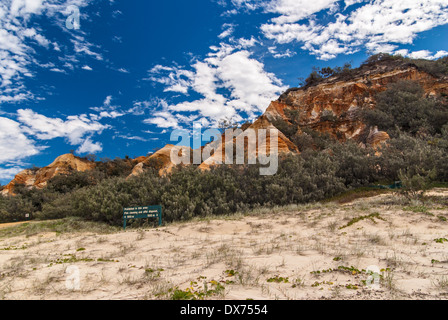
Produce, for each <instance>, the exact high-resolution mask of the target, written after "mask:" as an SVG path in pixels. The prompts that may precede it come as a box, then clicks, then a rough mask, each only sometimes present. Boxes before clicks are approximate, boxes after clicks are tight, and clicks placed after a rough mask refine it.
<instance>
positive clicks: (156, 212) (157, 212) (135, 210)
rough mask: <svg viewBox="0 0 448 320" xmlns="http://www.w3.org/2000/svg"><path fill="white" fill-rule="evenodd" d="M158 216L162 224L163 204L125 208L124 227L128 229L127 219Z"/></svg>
mask: <svg viewBox="0 0 448 320" xmlns="http://www.w3.org/2000/svg"><path fill="white" fill-rule="evenodd" d="M148 218H158V219H159V226H161V225H162V206H149V207H131V208H124V209H123V229H124V230H126V221H127V220H129V219H148Z"/></svg>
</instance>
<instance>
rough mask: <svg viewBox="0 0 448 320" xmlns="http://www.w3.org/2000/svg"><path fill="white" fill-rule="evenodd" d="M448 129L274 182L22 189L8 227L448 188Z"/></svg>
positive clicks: (242, 179)
mask: <svg viewBox="0 0 448 320" xmlns="http://www.w3.org/2000/svg"><path fill="white" fill-rule="evenodd" d="M447 129H448V128H446V129H445V130H444V131H443V134H440V135H438V136H431V137H426V138H421V137H415V136H412V135H410V134H408V133H401V134H400V135H399V136H398V137H396V138H394V139H392V140H391V141H390V142H389V146H388V147H384V148H383V149H382V155H381V156H375V155H374V150H370V149H365V148H360V147H359V146H358V145H357V144H355V143H353V142H347V143H334V142H333V143H331V142H330V143H329V144H328V146H327V148H326V149H325V150H314V149H313V148H309V149H307V150H305V151H304V152H303V153H302V154H301V155H300V156H294V155H292V156H288V157H285V158H283V159H282V160H281V161H280V163H279V170H278V173H277V174H276V175H274V176H260V174H259V167H258V165H254V166H218V167H216V168H214V169H212V170H211V171H208V172H201V171H199V170H197V169H196V168H194V167H186V168H177V169H176V170H175V171H174V172H173V173H172V174H171V175H169V176H167V177H160V176H159V175H158V173H157V170H155V169H147V172H146V173H145V174H143V175H141V176H137V177H133V178H129V179H126V178H125V177H123V176H116V177H107V178H103V179H98V180H95V179H93V180H92V179H90V178H89V177H88V176H84V175H83V174H75V175H73V176H60V177H59V178H57V179H54V180H52V181H51V183H49V185H48V187H47V188H45V189H42V190H27V189H26V188H23V187H19V188H17V189H16V192H17V196H15V197H7V198H4V197H0V217H1V221H2V222H5V221H14V220H22V219H23V218H24V213H32V215H33V217H34V218H41V219H54V218H62V217H67V216H76V217H81V218H84V219H86V220H93V221H102V222H107V223H110V224H113V225H120V224H121V223H122V219H121V218H122V210H123V207H128V206H136V205H153V204H161V205H162V206H163V210H164V220H165V221H167V222H169V221H178V220H188V219H191V218H192V217H205V216H209V215H225V214H232V213H235V212H244V211H247V210H250V209H252V208H256V207H260V206H267V207H272V206H282V205H287V204H297V203H306V202H314V201H320V200H324V199H326V198H329V197H333V196H336V195H338V194H340V193H341V192H344V191H347V190H349V189H352V188H356V187H360V186H368V185H371V184H374V183H376V182H379V181H381V182H393V181H397V180H399V179H403V178H404V177H409V179H412V181H416V182H419V181H420V180H422V179H424V181H426V180H427V179H428V178H430V179H433V180H437V181H445V182H447V181H448V148H447V146H448V134H447V133H448V130H447ZM419 177H421V178H419ZM419 179H420V180H419ZM425 179H426V180H425ZM63 181H65V182H63Z"/></svg>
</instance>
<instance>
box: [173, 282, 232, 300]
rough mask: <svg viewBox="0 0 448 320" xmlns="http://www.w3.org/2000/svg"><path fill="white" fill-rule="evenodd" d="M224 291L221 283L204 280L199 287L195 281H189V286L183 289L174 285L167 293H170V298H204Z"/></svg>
mask: <svg viewBox="0 0 448 320" xmlns="http://www.w3.org/2000/svg"><path fill="white" fill-rule="evenodd" d="M198 280H200V279H198ZM209 285H210V287H209ZM224 291H225V287H224V286H223V285H222V284H221V283H219V282H218V281H215V280H211V281H210V282H208V283H207V282H204V285H203V287H202V288H199V284H198V282H197V281H191V282H190V287H188V288H186V289H185V290H181V289H179V288H178V287H175V288H171V289H169V290H168V293H169V294H170V299H171V300H204V299H205V298H207V297H212V296H216V295H222V294H223V292H224Z"/></svg>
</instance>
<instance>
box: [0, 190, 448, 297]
mask: <svg viewBox="0 0 448 320" xmlns="http://www.w3.org/2000/svg"><path fill="white" fill-rule="evenodd" d="M433 195H438V196H441V197H448V190H439V191H434V192H433ZM390 197H391V196H390V195H382V196H376V197H373V198H369V199H360V200H356V201H354V202H352V203H349V204H344V205H340V204H336V203H330V204H318V205H309V206H301V207H297V208H289V209H282V210H280V209H278V210H261V211H260V212H258V213H257V212H254V213H253V214H252V215H249V216H237V217H234V218H227V219H220V220H219V219H218V220H216V219H215V220H207V221H193V222H188V223H177V224H171V225H168V226H166V227H162V228H158V229H146V230H135V229H134V230H132V229H129V230H127V231H121V232H115V233H111V234H95V233H92V232H82V233H62V234H57V233H53V232H46V233H41V234H37V235H33V236H29V237H26V236H14V237H2V238H0V299H171V298H173V297H179V295H180V296H184V297H187V298H191V297H196V298H205V299H238V300H245V299H447V298H448V242H445V241H444V240H443V239H444V238H448V222H446V221H443V218H440V217H439V216H444V217H448V209H447V207H446V206H444V205H442V206H439V207H437V206H435V207H432V208H431V209H430V210H429V212H428V211H425V210H421V211H424V212H415V211H419V210H416V209H415V208H414V209H413V210H409V209H407V210H403V209H405V206H403V205H396V204H390V201H389V199H390ZM369 215H372V216H371V219H359V221H356V220H353V219H354V218H359V217H366V216H369ZM353 221H355V222H353ZM350 222H353V224H351V225H349V226H348V224H349V223H350ZM436 239H441V240H439V241H438V242H437V241H435V240H436ZM369 266H377V267H378V269H379V270H380V272H379V273H380V278H379V284H378V285H372V284H371V282H370V280H371V279H372V278H371V277H370V278H369V274H367V273H366V272H365V271H364V270H366V269H367V268H368V267H369ZM370 269H372V268H370ZM176 290H177V291H176Z"/></svg>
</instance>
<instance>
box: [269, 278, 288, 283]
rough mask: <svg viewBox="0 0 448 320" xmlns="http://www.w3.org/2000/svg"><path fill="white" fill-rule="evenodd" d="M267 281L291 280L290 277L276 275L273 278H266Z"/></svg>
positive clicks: (281, 281) (284, 281)
mask: <svg viewBox="0 0 448 320" xmlns="http://www.w3.org/2000/svg"><path fill="white" fill-rule="evenodd" d="M266 281H267V282H276V283H288V282H289V278H284V277H280V276H275V277H273V278H269V279H267V280H266Z"/></svg>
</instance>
